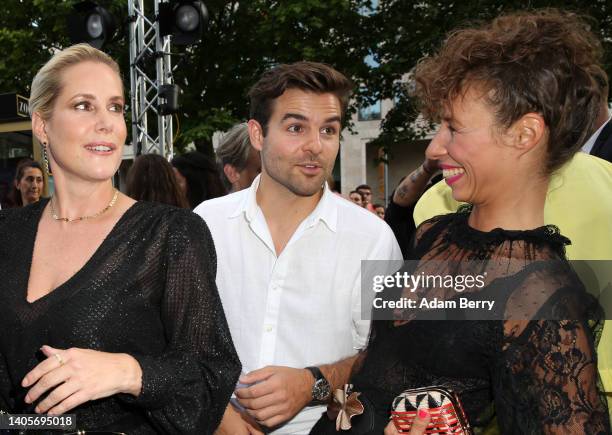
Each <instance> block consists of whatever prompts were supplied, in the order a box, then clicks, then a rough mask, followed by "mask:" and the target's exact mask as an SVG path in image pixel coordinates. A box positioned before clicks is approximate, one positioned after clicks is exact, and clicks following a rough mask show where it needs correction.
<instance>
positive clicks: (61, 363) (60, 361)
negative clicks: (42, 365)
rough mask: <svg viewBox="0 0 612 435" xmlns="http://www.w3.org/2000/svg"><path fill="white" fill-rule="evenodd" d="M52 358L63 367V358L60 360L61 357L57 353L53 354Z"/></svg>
mask: <svg viewBox="0 0 612 435" xmlns="http://www.w3.org/2000/svg"><path fill="white" fill-rule="evenodd" d="M53 356H54V357H55V359H57V362H58V363H59V365H60V366H63V365H64V358H62V356H61V355H60V354H59V353H54V354H53Z"/></svg>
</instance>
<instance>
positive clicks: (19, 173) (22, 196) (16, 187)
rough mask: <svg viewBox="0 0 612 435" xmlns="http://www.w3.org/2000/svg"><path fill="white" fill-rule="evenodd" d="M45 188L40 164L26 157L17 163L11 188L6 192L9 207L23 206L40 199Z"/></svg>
mask: <svg viewBox="0 0 612 435" xmlns="http://www.w3.org/2000/svg"><path fill="white" fill-rule="evenodd" d="M44 190H45V177H44V176H43V170H42V167H41V166H40V164H39V163H38V162H36V161H34V160H31V159H26V160H22V161H20V162H19V164H18V165H17V169H16V173H15V179H14V180H13V188H12V189H11V191H10V192H9V194H8V198H7V201H8V204H7V205H8V206H9V207H24V206H26V205H28V204H32V203H34V202H37V201H38V200H40V197H41V195H42V194H43V192H44Z"/></svg>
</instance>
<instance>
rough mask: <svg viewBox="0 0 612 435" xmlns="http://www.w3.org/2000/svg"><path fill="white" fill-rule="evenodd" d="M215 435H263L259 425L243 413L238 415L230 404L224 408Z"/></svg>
mask: <svg viewBox="0 0 612 435" xmlns="http://www.w3.org/2000/svg"><path fill="white" fill-rule="evenodd" d="M215 435H263V432H262V431H261V430H259V425H258V424H257V423H256V422H255V421H253V420H252V419H251V418H250V417H249V416H248V415H245V413H239V412H238V411H237V410H236V409H235V408H234V407H233V406H232V405H231V404H229V405H227V408H225V413H224V414H223V419H222V420H221V424H220V425H219V427H218V428H217V430H216V431H215Z"/></svg>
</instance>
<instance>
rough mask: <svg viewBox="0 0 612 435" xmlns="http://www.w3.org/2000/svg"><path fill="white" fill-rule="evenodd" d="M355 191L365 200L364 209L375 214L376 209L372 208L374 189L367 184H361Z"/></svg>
mask: <svg viewBox="0 0 612 435" xmlns="http://www.w3.org/2000/svg"><path fill="white" fill-rule="evenodd" d="M355 190H356V191H357V192H359V193H360V194H361V197H362V198H363V207H365V208H367V209H368V210H370V211H371V212H373V211H374V207H372V188H371V187H370V186H368V185H367V184H360V185H359V186H357V187H356V188H355Z"/></svg>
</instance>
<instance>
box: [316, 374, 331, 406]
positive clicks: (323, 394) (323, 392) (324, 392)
mask: <svg viewBox="0 0 612 435" xmlns="http://www.w3.org/2000/svg"><path fill="white" fill-rule="evenodd" d="M330 393H331V389H330V387H329V383H328V382H327V379H325V378H323V379H317V381H316V382H315V384H314V386H313V387H312V398H313V399H315V400H319V401H322V402H324V401H326V400H327V399H328V398H329V394H330Z"/></svg>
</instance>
